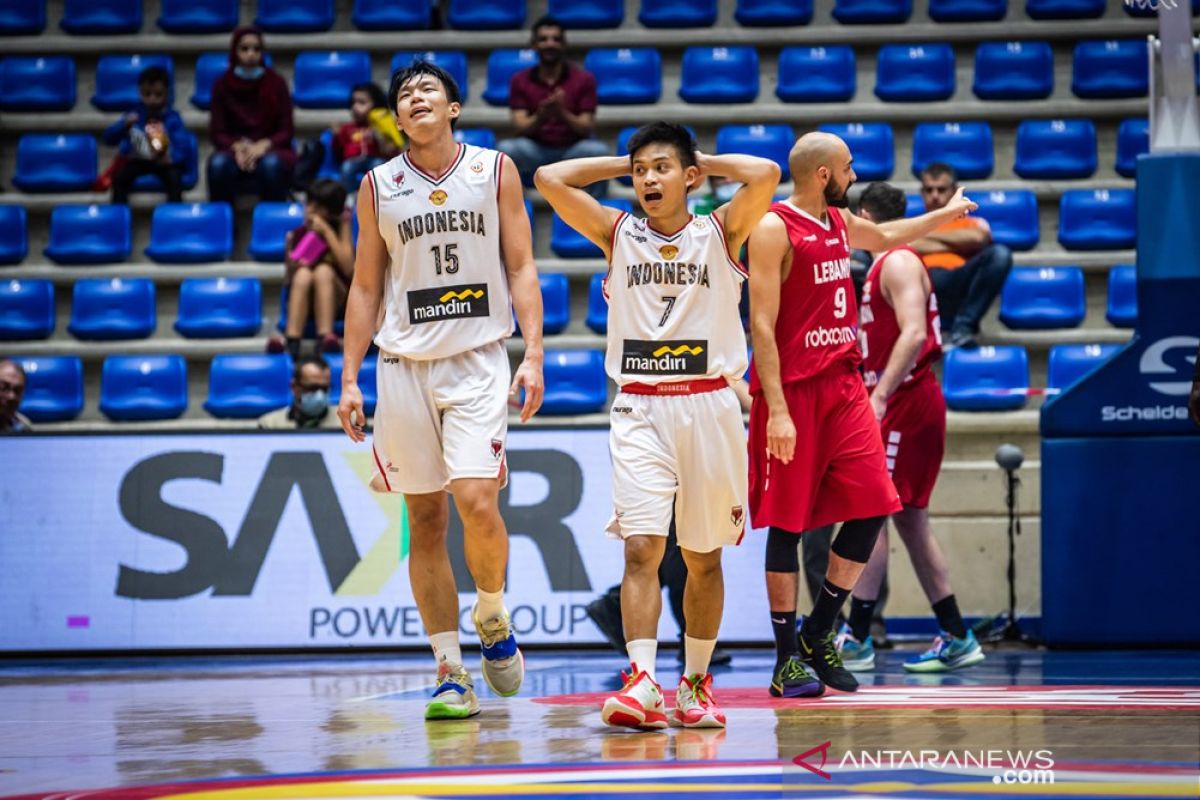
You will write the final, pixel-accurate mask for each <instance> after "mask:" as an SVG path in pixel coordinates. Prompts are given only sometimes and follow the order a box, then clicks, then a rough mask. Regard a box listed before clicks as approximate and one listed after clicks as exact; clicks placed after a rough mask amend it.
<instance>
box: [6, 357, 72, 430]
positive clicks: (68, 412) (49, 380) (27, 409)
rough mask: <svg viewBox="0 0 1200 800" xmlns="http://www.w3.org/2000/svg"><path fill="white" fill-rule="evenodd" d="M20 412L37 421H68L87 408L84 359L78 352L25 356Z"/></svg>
mask: <svg viewBox="0 0 1200 800" xmlns="http://www.w3.org/2000/svg"><path fill="white" fill-rule="evenodd" d="M16 360H17V361H18V362H19V363H20V364H21V367H22V368H23V369H24V370H25V397H24V398H23V399H22V400H21V407H20V409H19V410H20V412H21V413H22V414H24V415H25V416H27V417H29V418H30V419H31V420H33V421H34V422H65V421H67V420H71V419H75V418H76V417H78V416H79V412H81V411H83V362H82V361H80V360H79V357H78V356H38V357H30V356H24V357H21V358H18V359H16Z"/></svg>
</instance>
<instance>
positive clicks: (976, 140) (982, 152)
mask: <svg viewBox="0 0 1200 800" xmlns="http://www.w3.org/2000/svg"><path fill="white" fill-rule="evenodd" d="M933 161H941V162H943V163H946V164H949V165H950V166H952V167H954V169H955V170H956V171H957V172H958V177H959V178H962V179H964V180H979V179H980V178H986V177H988V176H989V175H991V174H992V168H993V167H994V166H995V161H996V159H995V154H994V153H993V151H992V127H991V126H990V125H988V124H987V123H986V122H922V123H921V124H919V125H917V127H916V128H915V129H914V130H913V164H912V173H913V175H915V176H917V177H920V176H921V170H923V169H925V167H926V166H927V165H928V164H930V163H931V162H933Z"/></svg>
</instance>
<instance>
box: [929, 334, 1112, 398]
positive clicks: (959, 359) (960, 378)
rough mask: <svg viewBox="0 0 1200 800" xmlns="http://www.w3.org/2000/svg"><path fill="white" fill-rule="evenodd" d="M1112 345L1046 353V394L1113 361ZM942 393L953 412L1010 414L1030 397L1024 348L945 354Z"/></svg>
mask: <svg viewBox="0 0 1200 800" xmlns="http://www.w3.org/2000/svg"><path fill="white" fill-rule="evenodd" d="M1120 349H1121V346H1120V345H1116V344H1063V345H1055V346H1054V347H1051V348H1050V357H1049V363H1048V369H1047V380H1046V383H1047V385H1046V387H1045V391H1046V393H1047V394H1057V393H1059V392H1061V391H1063V390H1065V389H1067V388H1069V387H1070V386H1071V385H1072V384H1074V383H1075V382H1076V381H1078V380H1080V379H1082V378H1083V377H1084V376H1086V375H1087V374H1088V373H1090V372H1091V371H1092V370H1094V369H1096V368H1097V367H1099V366H1100V365H1101V364H1103V363H1104V362H1106V361H1107V360H1108V359H1109V358H1111V357H1112V356H1113V354H1114V353H1116V352H1117V351H1118V350H1120ZM942 392H943V394H944V395H945V397H946V405H947V406H948V407H949V408H951V409H953V410H955V411H1011V410H1015V409H1019V408H1022V407H1024V406H1025V403H1026V400H1027V398H1028V397H1029V395H1030V394H1031V392H1030V387H1029V356H1028V354H1027V353H1026V352H1025V348H1024V347H1020V346H1016V345H1005V346H1001V345H996V346H984V347H976V348H973V349H970V350H967V349H964V348H961V347H960V348H956V349H954V350H951V351H950V352H948V353H946V356H945V363H944V365H943V367H942Z"/></svg>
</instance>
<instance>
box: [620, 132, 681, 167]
mask: <svg viewBox="0 0 1200 800" xmlns="http://www.w3.org/2000/svg"><path fill="white" fill-rule="evenodd" d="M659 142H662V143H664V144H669V145H671V146H672V147H674V148H675V150H676V152H677V153H679V161H680V163H682V164H683V166H684V169H686V168H688V167H694V166H696V140H695V139H694V138H692V134H691V132H690V131H689V130H688V129H687V128H685V127H683V126H682V125H676V124H675V123H673V122H661V121H660V122H651V123H648V124H646V125H643V126H642V127H640V128H638V129H637V130H636V131H634V133H633V135H632V136H630V137H629V163H630V164H632V163H633V159H634V156H636V155H637V152H638V151H639V150H641V149H642V148H643V147H645V146H646V145H650V144H658V143H659Z"/></svg>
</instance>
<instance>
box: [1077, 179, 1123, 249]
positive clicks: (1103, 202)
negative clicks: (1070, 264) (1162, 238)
mask: <svg viewBox="0 0 1200 800" xmlns="http://www.w3.org/2000/svg"><path fill="white" fill-rule="evenodd" d="M1058 241H1059V242H1060V243H1061V244H1062V246H1063V247H1065V248H1067V249H1068V250H1119V249H1123V248H1130V247H1133V246H1135V244H1136V243H1137V209H1136V207H1135V204H1134V190H1133V189H1068V190H1067V191H1065V192H1063V194H1062V199H1061V200H1060V201H1059V211H1058Z"/></svg>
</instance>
